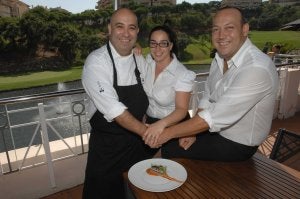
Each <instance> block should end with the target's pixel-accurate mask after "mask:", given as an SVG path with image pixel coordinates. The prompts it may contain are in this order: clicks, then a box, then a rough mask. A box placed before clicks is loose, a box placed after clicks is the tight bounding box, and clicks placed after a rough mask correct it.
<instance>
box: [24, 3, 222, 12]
mask: <svg viewBox="0 0 300 199" xmlns="http://www.w3.org/2000/svg"><path fill="white" fill-rule="evenodd" d="M20 1H22V2H24V3H26V4H27V5H29V6H30V7H31V6H33V7H35V6H38V5H40V6H47V7H48V8H57V7H61V8H63V9H65V10H68V11H69V12H72V13H80V12H83V11H84V10H89V9H95V6H96V5H97V2H98V0H20ZM183 1H186V2H188V3H190V4H194V3H208V2H209V1H210V0H177V3H182V2H183ZM217 1H220V0H217Z"/></svg>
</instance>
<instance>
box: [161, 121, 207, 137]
mask: <svg viewBox="0 0 300 199" xmlns="http://www.w3.org/2000/svg"><path fill="white" fill-rule="evenodd" d="M208 129H209V126H208V124H207V123H206V122H205V120H204V119H202V118H200V117H199V116H198V115H195V116H194V117H193V118H192V119H189V120H187V121H184V122H181V123H179V124H176V125H173V126H171V127H169V128H167V129H166V130H165V131H164V132H163V136H166V137H168V138H169V139H172V138H179V137H186V136H191V135H195V134H198V133H200V132H204V131H206V130H208ZM169 139H168V140H169Z"/></svg>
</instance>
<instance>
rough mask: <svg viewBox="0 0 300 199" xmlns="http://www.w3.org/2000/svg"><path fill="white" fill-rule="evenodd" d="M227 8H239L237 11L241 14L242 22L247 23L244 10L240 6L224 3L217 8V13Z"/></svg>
mask: <svg viewBox="0 0 300 199" xmlns="http://www.w3.org/2000/svg"><path fill="white" fill-rule="evenodd" d="M226 9H235V10H237V11H238V12H239V13H240V14H241V20H242V21H241V23H242V25H243V24H245V23H247V20H246V18H245V17H244V13H243V11H242V10H241V9H240V8H238V7H235V6H229V5H224V6H222V7H220V8H219V9H218V10H217V13H218V12H220V11H222V10H226Z"/></svg>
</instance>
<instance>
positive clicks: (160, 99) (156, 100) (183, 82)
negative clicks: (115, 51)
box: [143, 54, 196, 119]
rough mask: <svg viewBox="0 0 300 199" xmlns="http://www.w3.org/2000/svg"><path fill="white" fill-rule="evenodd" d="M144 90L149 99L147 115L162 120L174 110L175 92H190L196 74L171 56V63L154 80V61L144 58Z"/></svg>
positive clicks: (149, 57)
mask: <svg viewBox="0 0 300 199" xmlns="http://www.w3.org/2000/svg"><path fill="white" fill-rule="evenodd" d="M146 61H147V63H148V65H146V67H147V68H145V69H144V71H145V72H144V73H145V78H144V80H145V81H144V85H143V86H144V89H145V92H146V94H147V96H148V99H149V107H148V109H147V115H149V116H150V117H153V118H158V119H162V118H164V117H166V116H167V115H169V114H170V113H172V112H173V111H174V110H175V94H176V91H183V92H191V91H192V87H193V84H194V79H195V77H196V74H195V73H194V72H193V71H190V70H188V69H187V68H186V67H185V66H184V65H182V64H181V63H180V62H179V61H178V60H177V58H176V55H175V54H173V60H172V61H171V63H170V64H169V65H168V66H167V67H166V68H165V69H164V70H163V71H162V72H161V73H160V74H159V75H158V77H157V78H156V80H154V78H155V67H156V64H155V61H154V60H153V59H152V57H151V56H150V55H148V56H147V57H146Z"/></svg>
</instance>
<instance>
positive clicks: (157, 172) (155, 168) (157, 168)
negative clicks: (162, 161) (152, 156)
mask: <svg viewBox="0 0 300 199" xmlns="http://www.w3.org/2000/svg"><path fill="white" fill-rule="evenodd" d="M146 172H147V174H148V175H152V176H160V177H163V178H166V179H168V180H172V181H175V182H179V183H183V181H182V180H178V179H176V178H173V177H171V176H169V175H168V174H167V167H166V166H162V165H151V167H150V168H148V169H147V170H146Z"/></svg>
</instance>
